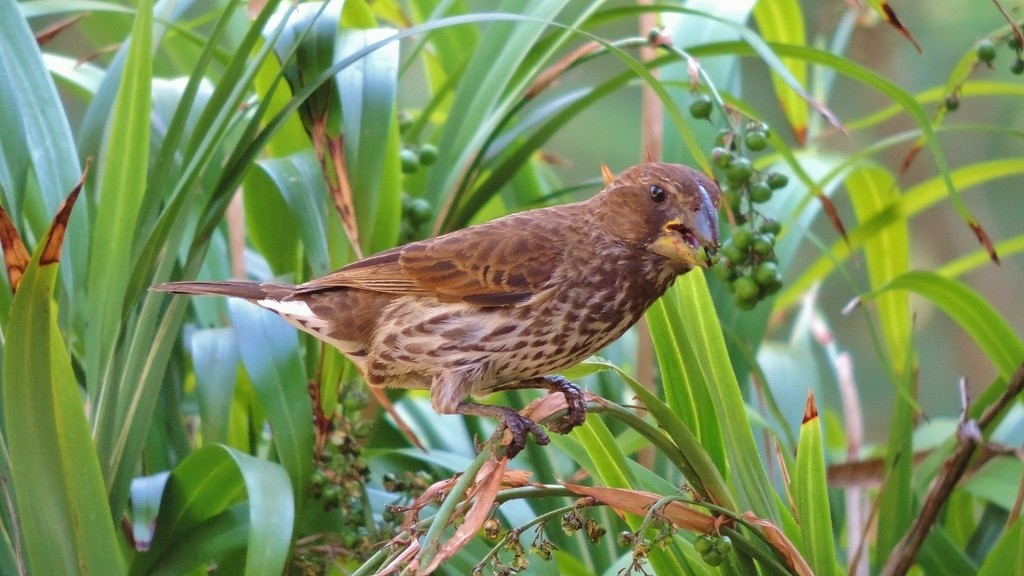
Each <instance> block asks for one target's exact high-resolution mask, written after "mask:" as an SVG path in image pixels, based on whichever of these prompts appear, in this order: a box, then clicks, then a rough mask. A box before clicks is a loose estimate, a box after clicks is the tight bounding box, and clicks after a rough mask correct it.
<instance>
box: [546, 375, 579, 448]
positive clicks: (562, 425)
mask: <svg viewBox="0 0 1024 576" xmlns="http://www.w3.org/2000/svg"><path fill="white" fill-rule="evenodd" d="M544 380H545V381H546V382H547V383H548V389H549V390H551V391H552V392H561V393H562V394H564V395H565V403H566V404H567V405H568V407H567V408H566V410H565V414H564V415H562V416H560V417H558V418H556V419H555V420H553V421H551V422H549V423H548V424H547V427H548V430H551V431H552V432H556V433H558V434H568V433H569V432H570V431H571V430H572V429H573V428H575V427H577V426H579V425H580V424H583V421H584V420H586V419H587V400H586V398H585V397H584V396H583V390H580V387H579V386H577V385H575V384H573V383H572V382H570V381H568V380H566V379H565V378H562V377H561V376H547V377H546V378H544Z"/></svg>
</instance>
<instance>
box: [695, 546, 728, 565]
mask: <svg viewBox="0 0 1024 576" xmlns="http://www.w3.org/2000/svg"><path fill="white" fill-rule="evenodd" d="M700 557H701V560H704V563H705V564H707V565H708V566H721V565H722V562H725V556H724V555H723V554H722V553H721V552H719V551H718V550H717V549H715V548H712V549H711V550H708V551H707V552H706V553H704V554H701V555H700Z"/></svg>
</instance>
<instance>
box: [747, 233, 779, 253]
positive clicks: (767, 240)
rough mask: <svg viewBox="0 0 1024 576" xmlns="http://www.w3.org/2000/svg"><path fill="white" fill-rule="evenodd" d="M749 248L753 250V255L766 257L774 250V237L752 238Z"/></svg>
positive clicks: (762, 235) (764, 235) (760, 236)
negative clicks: (752, 241)
mask: <svg viewBox="0 0 1024 576" xmlns="http://www.w3.org/2000/svg"><path fill="white" fill-rule="evenodd" d="M751 248H753V250H754V253H755V254H757V255H759V256H767V255H769V254H771V253H772V252H773V251H774V250H775V237H773V236H771V235H769V234H759V235H758V236H757V237H756V238H754V243H753V245H752V246H751Z"/></svg>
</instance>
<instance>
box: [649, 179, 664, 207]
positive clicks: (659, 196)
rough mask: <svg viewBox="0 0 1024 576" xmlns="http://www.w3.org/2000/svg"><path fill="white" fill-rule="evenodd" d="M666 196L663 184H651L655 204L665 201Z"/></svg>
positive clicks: (652, 198)
mask: <svg viewBox="0 0 1024 576" xmlns="http://www.w3.org/2000/svg"><path fill="white" fill-rule="evenodd" d="M666 197H667V196H666V195H665V191H664V190H662V188H661V186H658V185H657V184H655V185H653V186H651V200H653V201H654V203H655V204H661V203H662V202H664V201H665V198H666Z"/></svg>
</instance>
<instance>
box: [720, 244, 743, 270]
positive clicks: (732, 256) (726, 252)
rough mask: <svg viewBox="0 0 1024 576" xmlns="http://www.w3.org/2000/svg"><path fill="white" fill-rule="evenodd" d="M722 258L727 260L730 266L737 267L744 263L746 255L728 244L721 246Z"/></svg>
mask: <svg viewBox="0 0 1024 576" xmlns="http://www.w3.org/2000/svg"><path fill="white" fill-rule="evenodd" d="M722 257H723V258H725V259H726V260H728V261H729V263H730V264H732V265H738V264H742V263H743V262H744V261H746V259H747V253H746V251H744V250H740V249H739V248H737V247H736V244H734V243H732V242H730V243H728V244H726V245H725V246H722Z"/></svg>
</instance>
